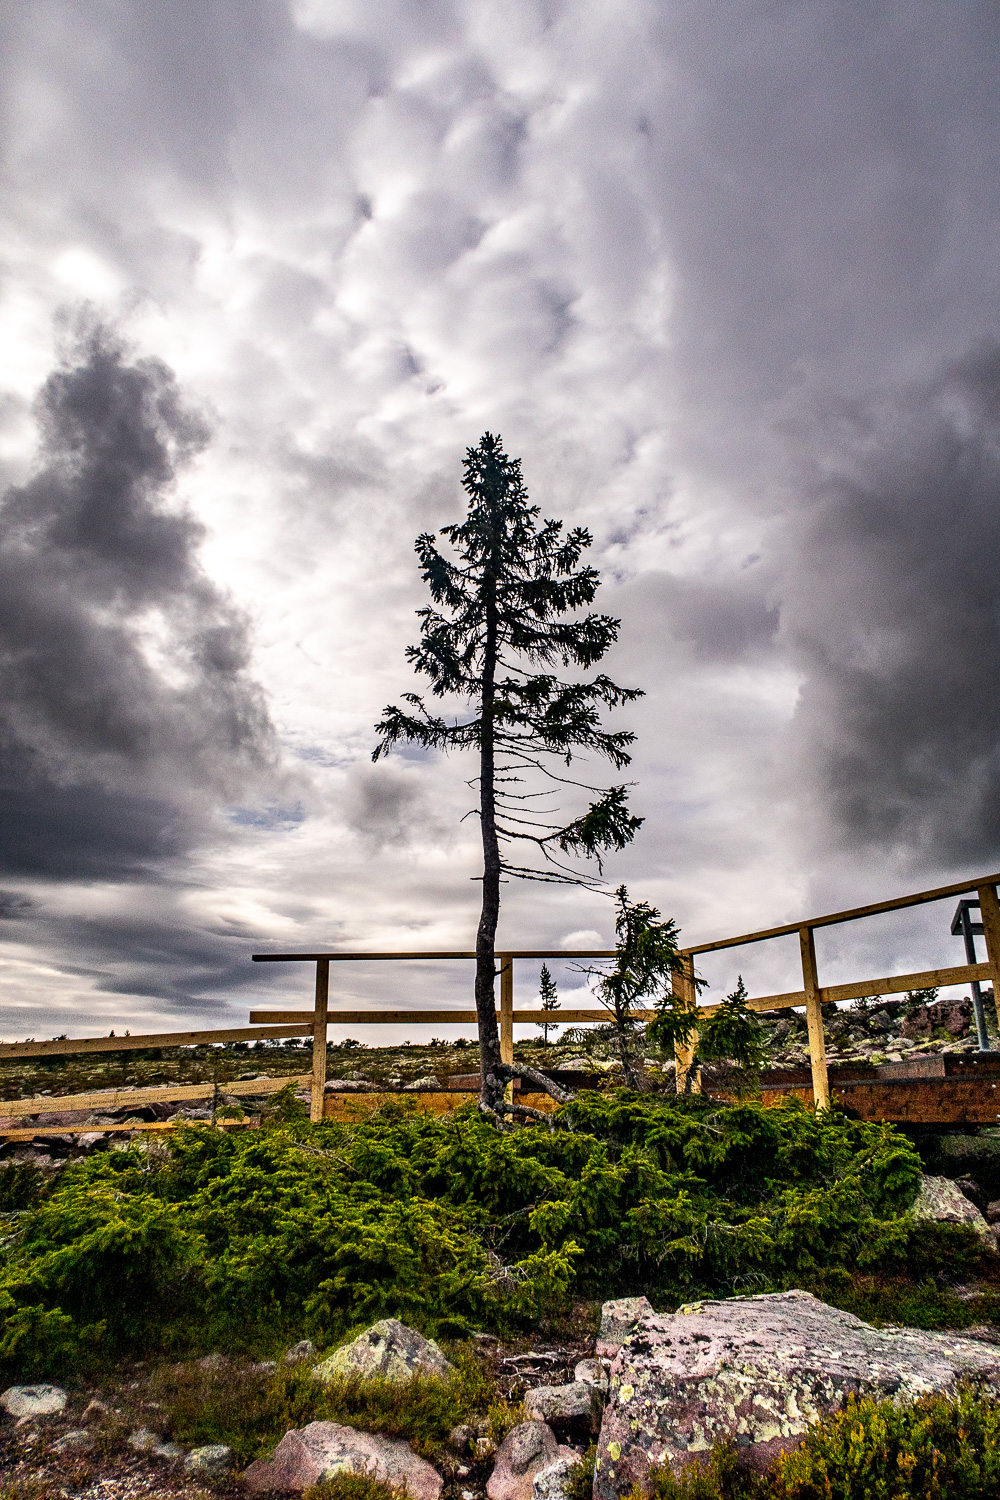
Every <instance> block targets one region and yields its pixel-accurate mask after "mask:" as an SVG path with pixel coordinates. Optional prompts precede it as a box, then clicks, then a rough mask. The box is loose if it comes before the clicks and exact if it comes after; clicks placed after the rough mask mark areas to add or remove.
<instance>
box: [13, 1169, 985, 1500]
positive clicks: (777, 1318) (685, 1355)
mask: <svg viewBox="0 0 1000 1500" xmlns="http://www.w3.org/2000/svg"><path fill="white" fill-rule="evenodd" d="M932 1198H933V1193H930V1194H929V1195H928V1200H930V1199H932ZM925 1207H926V1205H925ZM927 1211H928V1212H930V1211H932V1210H931V1209H928V1210H927ZM978 1335H979V1336H977V1330H973V1329H967V1330H965V1332H964V1334H957V1333H955V1332H947V1331H945V1332H936V1333H933V1332H925V1331H919V1330H913V1329H901V1328H892V1327H890V1328H885V1329H879V1328H876V1327H873V1326H871V1325H870V1324H868V1323H865V1322H863V1321H862V1320H860V1319H859V1318H856V1317H854V1316H852V1315H851V1314H850V1313H845V1312H842V1311H839V1310H838V1309H836V1308H833V1307H830V1306H827V1305H826V1304H824V1303H823V1302H821V1301H819V1300H818V1299H817V1298H815V1297H813V1296H811V1295H810V1294H808V1293H806V1292H801V1291H790V1292H784V1293H780V1294H774V1295H765V1296H751V1297H740V1298H737V1299H733V1300H729V1301H726V1300H723V1301H711V1300H706V1301H704V1302H699V1303H693V1304H691V1305H689V1306H687V1307H683V1308H680V1309H678V1310H677V1311H676V1312H664V1313H660V1314H657V1313H656V1312H655V1311H654V1309H653V1308H652V1306H651V1305H650V1303H649V1302H648V1301H647V1300H646V1298H645V1297H634V1298H627V1299H620V1300H618V1301H612V1302H607V1303H605V1304H604V1306H603V1308H601V1309H600V1313H599V1315H598V1313H597V1309H596V1308H594V1309H592V1310H589V1309H587V1310H584V1314H583V1317H582V1319H581V1331H580V1336H579V1337H578V1338H575V1339H570V1340H568V1341H567V1340H563V1342H561V1343H560V1344H558V1345H552V1344H548V1345H546V1344H545V1343H532V1342H530V1341H524V1340H522V1341H520V1342H519V1343H517V1344H509V1345H505V1344H503V1343H501V1342H500V1341H499V1340H497V1339H495V1338H493V1337H491V1336H488V1335H484V1334H478V1335H475V1336H474V1338H473V1339H472V1340H471V1341H470V1344H471V1350H472V1358H473V1359H474V1360H478V1361H479V1362H480V1363H481V1365H482V1371H483V1374H484V1375H485V1377H486V1378H485V1380H484V1381H481V1382H480V1387H479V1389H480V1396H479V1401H478V1405H477V1407H476V1408H475V1409H472V1410H468V1411H463V1412H462V1413H461V1415H462V1420H461V1421H459V1422H458V1423H456V1425H455V1426H454V1427H453V1428H451V1430H450V1431H448V1433H447V1434H446V1435H442V1437H441V1439H440V1440H439V1441H437V1442H436V1443H435V1444H433V1445H432V1446H431V1447H430V1448H429V1449H428V1448H427V1446H426V1445H425V1447H424V1450H423V1455H421V1454H420V1453H418V1452H416V1451H415V1450H414V1448H413V1447H412V1446H411V1444H409V1443H408V1442H406V1441H405V1440H403V1439H402V1438H400V1437H398V1436H397V1437H392V1436H388V1435H386V1434H384V1433H382V1432H380V1431H379V1430H378V1424H377V1423H372V1422H369V1423H367V1424H366V1423H365V1422H363V1421H353V1422H350V1423H347V1424H345V1423H344V1422H340V1421H331V1420H326V1419H324V1420H306V1419H307V1418H308V1416H309V1412H308V1401H307V1402H306V1409H305V1410H304V1412H303V1415H301V1416H300V1417H299V1419H298V1420H299V1422H300V1424H301V1425H299V1426H295V1427H288V1428H286V1430H285V1432H284V1434H283V1435H279V1434H275V1435H274V1436H272V1437H271V1438H270V1439H269V1440H268V1441H266V1442H264V1443H263V1445H262V1447H263V1451H262V1452H259V1456H258V1457H256V1458H253V1461H252V1462H250V1463H249V1464H248V1463H247V1461H246V1457H245V1456H244V1457H243V1458H242V1459H241V1458H240V1455H239V1453H238V1452H237V1451H234V1449H233V1448H231V1447H229V1446H228V1445H227V1444H225V1443H222V1442H218V1441H216V1442H213V1443H211V1444H204V1443H202V1444H200V1445H191V1444H190V1443H187V1444H185V1443H184V1442H183V1441H178V1438H183V1436H184V1430H183V1428H184V1422H185V1420H186V1422H187V1424H188V1430H190V1425H191V1419H192V1413H193V1412H194V1413H195V1415H196V1414H197V1403H198V1401H201V1402H202V1404H203V1406H209V1405H211V1403H213V1402H214V1403H215V1405H216V1407H217V1406H218V1403H219V1394H220V1391H222V1390H223V1389H224V1390H225V1391H226V1392H227V1393H228V1399H229V1404H230V1406H229V1409H230V1412H231V1413H232V1412H233V1411H236V1410H241V1411H242V1422H243V1427H242V1431H243V1432H244V1433H245V1432H247V1431H252V1430H253V1410H252V1407H253V1401H254V1399H258V1400H259V1399H260V1398H261V1396H264V1395H266V1392H267V1382H268V1380H269V1379H271V1378H272V1377H273V1375H274V1372H276V1371H277V1373H278V1375H279V1376H280V1375H281V1373H282V1370H283V1369H284V1373H285V1376H286V1378H287V1377H288V1369H289V1368H290V1367H294V1368H295V1370H296V1371H297V1372H302V1374H303V1375H304V1377H305V1379H306V1381H307V1384H308V1386H309V1388H310V1389H315V1390H316V1391H321V1390H322V1389H323V1388H324V1386H326V1385H328V1384H329V1383H331V1382H336V1381H338V1380H339V1381H343V1380H344V1379H345V1378H346V1379H348V1380H353V1381H354V1382H355V1389H357V1383H358V1382H360V1383H361V1386H362V1387H363V1385H364V1382H365V1381H369V1380H371V1378H372V1377H380V1378H381V1380H382V1381H384V1382H388V1383H390V1384H392V1385H398V1386H399V1387H401V1388H402V1389H403V1390H404V1391H405V1390H406V1389H408V1388H409V1382H410V1381H411V1378H412V1377H413V1376H415V1375H422V1376H429V1377H433V1378H435V1379H439V1380H444V1381H450V1380H452V1379H453V1378H455V1379H457V1378H458V1375H457V1372H456V1370H455V1367H454V1366H453V1365H452V1364H451V1362H450V1360H449V1358H448V1354H449V1353H450V1354H451V1356H452V1358H457V1357H458V1356H457V1354H455V1353H454V1352H453V1351H452V1350H450V1349H448V1350H447V1351H446V1350H444V1349H442V1348H441V1347H439V1346H438V1345H437V1344H435V1343H434V1342H433V1341H431V1340H428V1339H426V1338H424V1337H423V1336H422V1335H420V1334H419V1333H417V1332H416V1331H415V1330H414V1329H412V1328H408V1327H406V1326H405V1325H404V1324H402V1323H399V1322H398V1321H396V1320H395V1319H387V1320H384V1321H382V1322H379V1323H376V1324H374V1325H372V1327H370V1328H368V1329H366V1330H365V1331H364V1332H363V1333H361V1334H359V1335H358V1337H357V1338H356V1339H354V1340H353V1341H352V1342H351V1343H349V1344H346V1345H344V1346H342V1347H341V1348H339V1349H337V1350H335V1351H334V1352H333V1353H332V1354H328V1355H326V1356H323V1355H321V1354H320V1353H319V1352H318V1351H317V1350H316V1349H315V1348H314V1347H313V1346H312V1345H311V1344H309V1343H308V1342H307V1341H304V1342H303V1343H301V1344H299V1345H296V1346H294V1347H293V1348H292V1349H290V1350H289V1351H288V1352H287V1353H286V1354H285V1355H284V1357H283V1358H282V1360H281V1361H280V1362H279V1363H275V1362H265V1363H263V1364H251V1363H249V1362H247V1361H245V1360H243V1361H241V1360H235V1359H227V1358H226V1357H225V1356H224V1355H222V1354H220V1353H218V1352H214V1353H209V1354H207V1355H205V1356H203V1357H201V1358H200V1359H198V1360H195V1361H190V1362H188V1363H187V1364H183V1365H174V1366H160V1367H153V1368H150V1367H149V1366H146V1365H142V1364H139V1365H134V1366H130V1367H127V1368H120V1369H119V1370H117V1371H115V1372H109V1373H108V1378H107V1379H106V1380H104V1381H102V1382H101V1383H100V1384H99V1385H95V1384H93V1383H80V1384H77V1385H75V1386H67V1387H57V1386H51V1385H34V1386H14V1387H10V1388H8V1389H7V1390H6V1391H4V1392H3V1393H2V1394H0V1494H2V1495H3V1497H4V1500H57V1497H58V1500H139V1497H145V1496H154V1495H159V1496H174V1495H177V1496H181V1495H184V1496H188V1497H189V1500H196V1497H199V1496H200V1497H204V1500H208V1497H210V1496H213V1495H214V1496H216V1497H218V1500H235V1497H238V1496H249V1495H261V1496H278V1495H285V1494H302V1493H303V1492H304V1491H307V1490H309V1489H310V1487H311V1486H313V1485H316V1484H318V1483H321V1482H322V1481H323V1480H324V1479H325V1478H327V1477H329V1476H330V1475H331V1474H332V1473H335V1472H338V1471H344V1470H346V1471H347V1472H354V1473H359V1474H367V1475H368V1476H370V1477H372V1478H374V1479H376V1480H378V1481H379V1482H380V1483H382V1484H384V1485H386V1486H388V1487H389V1489H391V1490H392V1491H393V1492H394V1493H396V1494H397V1495H399V1496H400V1497H402V1496H404V1495H405V1496H406V1497H407V1500H580V1497H581V1496H583V1495H585V1494H587V1493H588V1492H589V1489H590V1477H589V1475H590V1471H589V1470H588V1469H587V1467H586V1465H587V1462H588V1461H589V1462H590V1463H591V1464H593V1462H594V1461H595V1460H596V1478H595V1481H594V1486H593V1493H594V1496H595V1500H620V1497H621V1496H622V1495H624V1494H627V1493H628V1492H629V1491H630V1490H631V1487H632V1486H633V1485H634V1484H638V1485H639V1486H640V1488H641V1487H642V1485H643V1483H644V1481H645V1479H646V1477H647V1475H648V1471H649V1467H650V1464H651V1462H660V1463H668V1464H670V1465H671V1466H672V1467H673V1468H674V1469H675V1471H680V1469H682V1468H683V1467H684V1465H685V1464H686V1463H687V1462H688V1461H689V1460H690V1458H691V1457H692V1456H697V1455H700V1454H703V1453H704V1452H705V1451H706V1450H707V1448H708V1447H709V1446H710V1445H711V1444H712V1443H713V1442H716V1441H720V1440H726V1439H729V1440H734V1441H735V1443H736V1445H737V1448H738V1449H739V1450H741V1451H743V1452H744V1454H745V1456H747V1457H748V1458H749V1461H750V1462H751V1464H752V1466H754V1467H758V1468H759V1467H761V1466H763V1465H764V1464H765V1463H766V1462H768V1461H770V1459H771V1458H773V1457H774V1455H775V1454H776V1453H778V1452H779V1451H781V1450H782V1449H787V1448H790V1447H794V1446H796V1445H797V1443H798V1442H799V1441H800V1440H801V1437H802V1435H803V1434H804V1432H805V1431H806V1430H807V1428H808V1426H809V1424H810V1423H811V1422H812V1421H815V1420H816V1418H817V1417H818V1416H820V1415H822V1414H823V1413H824V1412H830V1411H835V1410H837V1409H838V1408H839V1407H840V1406H841V1405H842V1404H843V1403H844V1401H845V1399H846V1397H847V1395H848V1394H849V1393H867V1394H871V1395H873V1396H876V1397H878V1396H881V1395H886V1394H892V1395H898V1393H899V1392H901V1391H902V1392H904V1393H907V1392H908V1393H911V1394H914V1395H921V1394H924V1393H926V1392H937V1393H941V1394H944V1395H952V1394H954V1393H955V1391H956V1390H957V1389H958V1388H959V1387H960V1386H961V1385H962V1384H963V1383H964V1382H967V1381H969V1380H974V1381H975V1382H976V1384H977V1386H978V1387H979V1388H980V1389H981V1390H982V1391H983V1392H985V1393H987V1394H991V1395H993V1396H994V1397H995V1396H1000V1348H998V1347H997V1344H996V1336H997V1331H996V1329H995V1328H984V1329H982V1330H979V1331H978ZM467 1347H468V1346H467ZM240 1391H245V1392H246V1393H247V1395H246V1400H245V1402H244V1407H245V1409H241V1408H239V1403H238V1401H237V1402H236V1403H235V1405H234V1400H233V1393H234V1392H236V1393H239V1392H240ZM486 1392H488V1393H489V1394H485V1393H486ZM178 1393H182V1395H183V1397H184V1400H185V1401H186V1406H183V1404H181V1403H180V1402H179V1399H178ZM403 1399H408V1398H406V1397H405V1396H404V1398H403ZM487 1403H492V1404H487ZM299 1410H300V1411H301V1410H303V1408H302V1403H301V1401H300V1404H299ZM233 1441H234V1442H235V1443H236V1444H237V1447H239V1446H240V1439H239V1437H238V1436H235V1437H234V1438H233ZM595 1445H596V1446H595ZM243 1448H244V1452H245V1449H246V1444H245V1443H243ZM258 1451H259V1449H258Z"/></svg>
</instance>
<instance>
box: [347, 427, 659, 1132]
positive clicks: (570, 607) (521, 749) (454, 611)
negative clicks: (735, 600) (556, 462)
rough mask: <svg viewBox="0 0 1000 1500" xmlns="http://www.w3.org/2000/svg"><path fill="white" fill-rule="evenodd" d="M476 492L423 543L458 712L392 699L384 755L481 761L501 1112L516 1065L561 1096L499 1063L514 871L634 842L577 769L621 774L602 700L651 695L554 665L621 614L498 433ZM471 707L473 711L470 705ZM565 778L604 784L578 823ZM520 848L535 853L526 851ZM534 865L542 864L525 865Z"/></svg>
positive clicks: (579, 658) (623, 819) (428, 622)
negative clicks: (595, 763) (504, 893)
mask: <svg viewBox="0 0 1000 1500" xmlns="http://www.w3.org/2000/svg"><path fill="white" fill-rule="evenodd" d="M462 485H463V488H464V489H465V491H466V494H467V496H468V512H467V514H466V517H465V520H464V521H462V522H461V523H459V524H455V525H452V526H445V527H442V530H441V535H442V536H443V537H445V538H446V539H447V541H448V542H449V543H450V544H451V548H452V549H453V553H452V555H451V556H446V555H445V554H444V553H443V552H442V551H441V550H440V549H439V548H438V545H437V541H436V539H435V537H434V536H433V535H431V534H430V533H426V532H425V533H424V534H423V535H421V536H419V537H418V538H417V541H416V550H417V556H418V558H419V560H420V566H421V569H422V576H423V578H424V581H425V582H426V583H427V585H428V587H429V589H430V594H431V600H432V604H430V605H427V606H425V607H424V608H423V609H421V610H420V611H419V618H420V641H419V643H418V644H417V645H415V646H410V647H409V648H408V650H407V658H408V660H409V661H410V662H412V664H413V666H414V668H415V669H416V671H418V672H420V673H422V674H423V675H424V676H425V677H427V678H428V679H429V681H430V690H431V693H432V694H433V696H434V697H436V698H443V699H450V700H452V703H454V704H455V705H456V711H455V712H454V713H453V714H445V713H438V712H436V711H432V710H431V709H430V708H429V707H428V706H427V704H426V703H425V701H424V699H423V698H422V697H421V696H419V695H418V694H416V693H406V694H404V697H403V706H399V705H391V706H390V707H388V708H386V710H385V712H384V713H383V715H382V719H381V720H380V722H379V724H378V725H377V726H376V727H377V732H378V734H379V736H380V741H379V744H378V747H377V749H376V750H375V752H374V755H373V757H372V758H373V759H374V760H377V759H378V758H379V756H380V755H382V754H383V753H384V752H385V751H387V750H389V749H390V748H391V747H392V746H393V745H398V744H405V743H415V744H419V745H423V746H426V747H428V748H432V749H437V750H445V751H449V750H472V751H473V752H475V754H476V755H477V756H478V760H479V773H478V776H477V778H476V780H475V783H474V784H475V785H476V786H477V787H478V793H479V796H478V806H477V808H476V812H477V814H478V816H479V821H480V827H481V831H482V841H483V894H482V912H481V916H480V922H479V930H478V933H477V936H476V1013H477V1016H478V1021H479V1043H480V1056H481V1064H482V1080H483V1081H482V1102H483V1105H484V1107H486V1108H488V1109H490V1110H492V1111H493V1112H494V1113H495V1114H497V1115H498V1117H499V1116H500V1115H501V1114H502V1113H503V1110H504V1109H505V1108H509V1106H505V1104H504V1100H503V1084H504V1082H505V1081H506V1080H508V1079H510V1078H511V1077H512V1076H513V1075H514V1074H515V1072H516V1073H520V1074H522V1075H523V1076H531V1077H532V1079H533V1081H534V1082H535V1083H536V1084H537V1086H539V1087H542V1088H546V1089H548V1091H549V1092H550V1093H555V1094H556V1097H557V1098H558V1097H560V1092H561V1091H558V1090H557V1089H556V1088H555V1086H553V1085H550V1084H549V1083H548V1081H547V1080H544V1079H543V1078H542V1077H541V1075H535V1074H532V1073H531V1070H525V1069H522V1068H518V1069H514V1068H512V1067H510V1066H507V1065H505V1064H503V1063H502V1062H501V1059H500V1037H499V1032H498V1029H497V1022H496V1010H495V1005H496V1002H495V998H494V978H495V965H494V946H495V942H496V931H497V922H498V920H499V915H500V883H501V878H502V876H503V874H504V873H506V874H508V875H514V876H518V877H521V878H525V879H530V880H542V881H555V882H560V883H573V884H589V883H591V881H592V879H593V877H589V876H587V875H583V874H581V873H580V872H579V870H578V869H576V868H574V867H573V866H571V865H568V864H567V863H566V857H567V856H574V855H580V856H583V857H585V858H592V859H595V860H596V861H597V863H598V867H600V859H601V856H602V854H604V853H605V852H606V851H608V850H611V849H622V848H624V847H625V845H626V844H628V843H629V841H630V840H631V839H632V838H633V837H634V835H635V832H636V830H637V829H638V827H639V825H640V823H641V822H642V819H641V818H637V817H635V816H633V814H632V813H631V812H630V811H629V807H628V796H627V790H626V787H625V786H624V785H618V786H611V787H607V788H598V787H593V786H590V785H588V784H587V783H583V782H578V781H575V780H574V779H573V778H572V777H570V776H569V775H567V774H565V768H566V767H568V766H570V765H571V764H572V761H573V759H574V756H575V755H577V754H579V753H580V752H589V753H592V754H593V753H596V754H597V755H600V756H603V757H604V758H605V759H607V760H609V761H610V762H611V764H612V765H613V766H615V767H616V769H622V768H624V767H625V766H627V765H628V763H629V760H630V756H629V752H628V747H629V746H630V745H631V743H632V741H633V739H634V736H633V735H632V734H630V733H629V732H628V731H627V730H620V731H618V732H616V733H609V732H608V731H607V730H605V729H604V728H603V727H602V722H601V711H602V710H603V709H606V708H616V707H618V706H619V705H621V704H624V703H631V702H633V701H634V700H635V699H636V698H638V697H641V696H642V695H641V693H640V692H639V691H637V690H636V689H634V688H622V687H618V686H617V685H616V684H615V683H614V682H612V681H611V679H610V678H609V677H606V676H605V675H604V674H603V673H598V674H597V675H596V676H594V677H591V678H590V679H589V680H583V679H582V678H581V677H578V676H576V675H574V676H573V677H572V679H571V680H564V679H562V678H560V677H559V676H557V675H556V673H555V672H554V671H553V670H551V669H552V668H553V667H555V666H556V665H561V666H562V667H564V668H568V669H570V671H571V672H573V673H574V674H575V673H577V672H585V671H587V670H588V669H589V668H591V667H593V666H594V665H595V664H596V663H597V662H599V661H600V660H601V658H602V657H603V656H604V655H605V653H606V652H607V650H608V648H609V647H610V646H611V645H612V644H613V643H614V642H615V640H616V639H617V637H618V628H619V624H620V622H619V621H618V620H616V619H613V618H612V617H611V616H610V615H603V614H585V615H578V614H577V611H578V610H580V609H582V608H585V607H586V606H588V605H590V604H591V603H592V602H593V600H594V597H595V595H596V593H597V590H598V587H599V585H600V579H599V576H598V574H597V571H596V569H594V568H592V567H587V566H581V563H580V559H581V557H582V555H583V553H584V551H585V550H586V549H587V548H588V547H589V546H590V544H591V537H590V533H589V532H588V531H586V530H585V529H584V528H583V527H574V528H573V529H572V530H571V531H568V532H565V533H564V531H563V523H562V522H561V521H553V520H543V521H541V522H540V523H539V520H538V517H539V508H538V506H536V505H530V504H529V502H528V492H527V490H526V489H525V486H524V481H523V478H522V476H521V464H520V460H518V459H512V458H509V457H508V456H507V454H506V453H505V452H504V451H503V446H502V444H501V441H500V438H499V437H497V436H494V435H493V434H491V433H489V432H487V433H485V434H484V436H483V438H482V439H481V441H480V443H479V446H478V447H477V448H470V449H469V450H468V451H467V453H466V457H465V464H464V475H463V479H462ZM459 705H460V706H459ZM539 773H540V774H541V775H542V776H543V777H544V778H547V779H548V785H549V786H550V787H551V788H552V789H553V790H555V789H557V788H559V787H566V786H569V787H576V788H582V789H583V790H584V791H586V792H588V793H591V794H596V796H595V797H594V800H593V801H592V802H591V804H590V805H589V807H587V808H586V810H585V811H584V812H582V813H581V814H579V815H578V816H577V817H575V818H573V819H571V820H570V821H569V822H567V823H564V824H560V823H559V822H554V821H551V820H550V816H553V815H549V814H547V813H546V812H545V811H543V810H542V808H543V807H544V806H545V802H544V799H543V800H542V801H541V802H540V801H539V797H540V793H539V791H538V789H537V787H534V788H530V787H529V789H527V790H525V789H524V788H525V786H526V784H527V783H530V782H531V781H532V780H533V779H535V778H536V776H537V775H538V774H539ZM511 845H516V846H518V847H519V848H520V849H523V850H525V851H526V853H525V854H524V855H521V856H519V857H518V858H513V857H511V855H510V848H511ZM526 859H527V860H530V861H531V862H530V863H526V862H524V861H525V860H526Z"/></svg>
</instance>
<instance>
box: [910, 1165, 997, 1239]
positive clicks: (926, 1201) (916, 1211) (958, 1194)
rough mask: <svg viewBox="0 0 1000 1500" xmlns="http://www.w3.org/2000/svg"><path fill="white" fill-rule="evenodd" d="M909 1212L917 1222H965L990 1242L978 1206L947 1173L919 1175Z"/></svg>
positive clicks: (986, 1227)
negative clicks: (917, 1186)
mask: <svg viewBox="0 0 1000 1500" xmlns="http://www.w3.org/2000/svg"><path fill="white" fill-rule="evenodd" d="M910 1212H911V1213H912V1214H913V1217H914V1219H916V1221H917V1223H918V1224H921V1223H924V1224H926V1223H931V1224H968V1226H969V1228H970V1229H974V1230H975V1231H976V1233H977V1234H978V1235H979V1237H980V1239H982V1240H984V1241H986V1242H988V1243H989V1244H991V1245H992V1244H993V1236H992V1234H991V1233H990V1226H989V1225H988V1224H987V1222H986V1220H985V1219H984V1218H983V1216H982V1214H981V1213H980V1212H979V1209H978V1208H977V1207H976V1205H975V1204H974V1203H970V1202H969V1200H968V1198H967V1197H966V1196H965V1194H964V1193H963V1192H962V1190H961V1189H960V1188H959V1187H958V1186H957V1184H956V1183H954V1182H950V1181H949V1180H948V1178H947V1177H921V1179H920V1189H919V1191H918V1193H917V1196H916V1199H915V1200H914V1203H913V1207H912V1209H911V1210H910Z"/></svg>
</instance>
